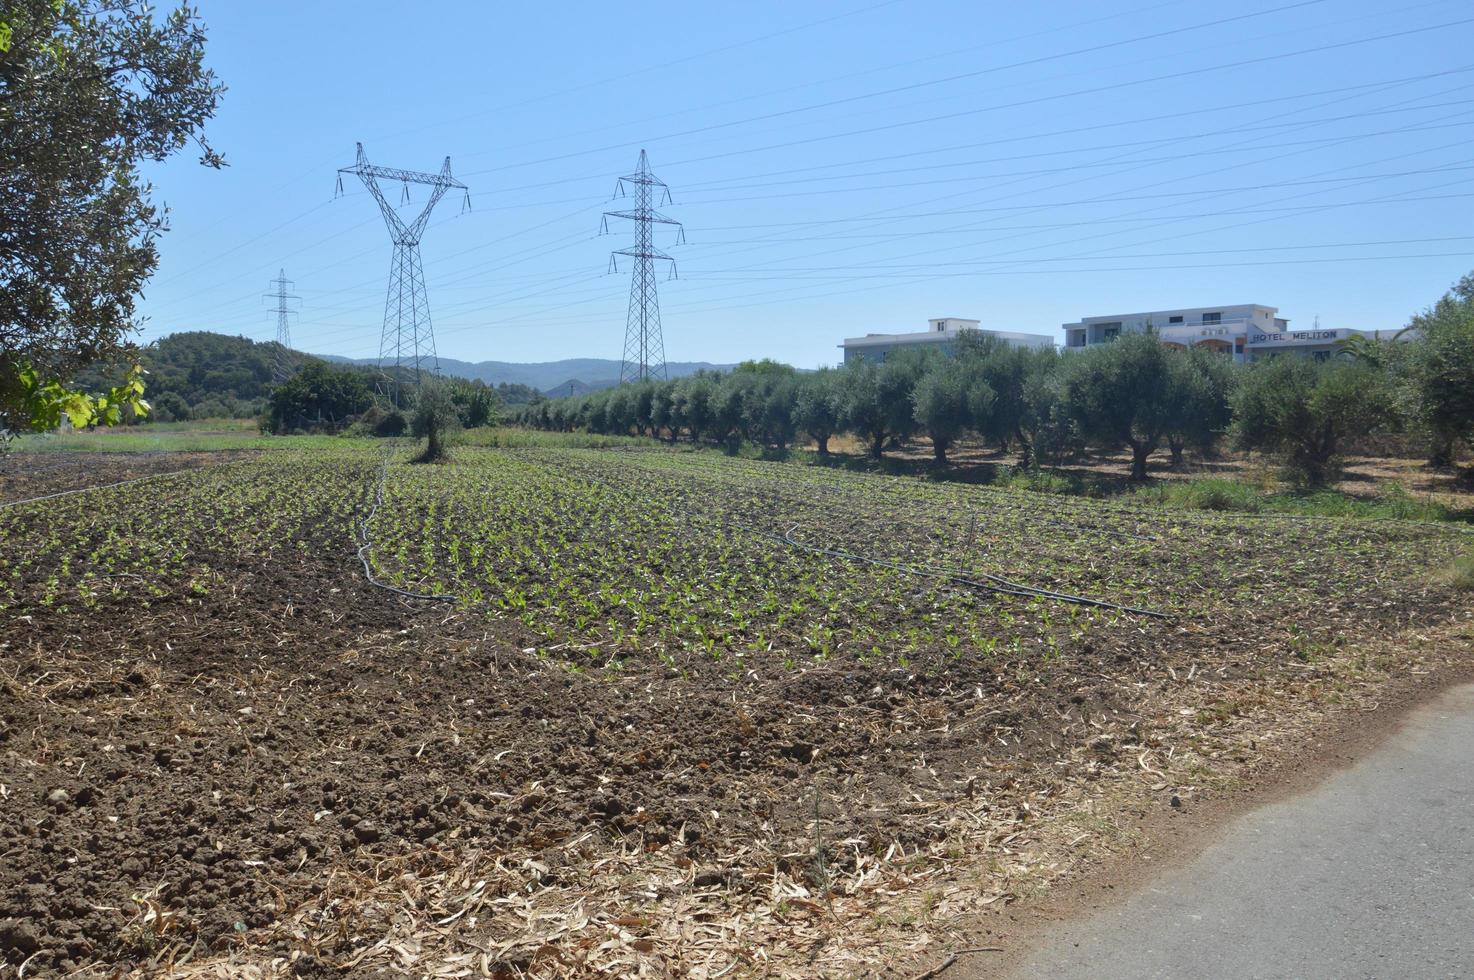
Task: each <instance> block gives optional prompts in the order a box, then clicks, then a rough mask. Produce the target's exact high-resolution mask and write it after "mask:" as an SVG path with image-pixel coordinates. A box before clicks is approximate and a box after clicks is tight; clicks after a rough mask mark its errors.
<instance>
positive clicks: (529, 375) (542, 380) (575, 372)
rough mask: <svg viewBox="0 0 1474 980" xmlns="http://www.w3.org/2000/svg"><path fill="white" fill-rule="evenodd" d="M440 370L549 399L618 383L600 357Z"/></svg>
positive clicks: (449, 364)
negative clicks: (533, 391) (529, 389)
mask: <svg viewBox="0 0 1474 980" xmlns="http://www.w3.org/2000/svg"><path fill="white" fill-rule="evenodd" d="M317 356H319V357H321V358H322V359H323V360H326V361H338V362H341V363H348V364H376V363H378V362H377V360H376V359H375V358H371V357H358V358H353V357H337V356H335V355H332V354H319V355H317ZM732 367H733V365H731V364H708V363H706V362H705V361H671V362H670V363H669V364H667V365H666V370H667V371H668V372H669V374H670V376H671V377H672V378H682V377H685V376H686V375H688V374H695V373H696V372H697V371H701V370H718V371H726V370H730V369H731V368H732ZM440 370H441V371H442V372H443V373H445V374H449V375H453V376H455V377H458V378H469V379H471V380H473V381H484V382H486V383H487V384H489V385H497V384H502V383H506V384H523V385H528V386H530V387H533V388H536V389H538V390H539V391H542V392H546V393H547V394H550V395H555V396H556V395H559V394H567V393H568V386H569V384H570V383H573V384H574V391H575V393H579V392H583V391H588V390H592V389H595V388H608V387H611V386H613V385H615V384H618V383H619V362H618V361H611V360H608V359H607V358H600V357H573V358H568V359H567V360H562V361H540V362H536V363H531V364H517V363H514V362H511V361H476V362H474V363H473V362H471V361H458V360H456V359H455V358H452V357H442V358H441V359H440Z"/></svg>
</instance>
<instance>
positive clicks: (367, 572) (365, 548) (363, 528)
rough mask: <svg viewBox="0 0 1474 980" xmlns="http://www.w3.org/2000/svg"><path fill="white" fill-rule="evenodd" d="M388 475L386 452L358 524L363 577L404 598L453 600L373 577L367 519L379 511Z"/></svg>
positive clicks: (454, 599) (438, 594) (453, 598)
mask: <svg viewBox="0 0 1474 980" xmlns="http://www.w3.org/2000/svg"><path fill="white" fill-rule="evenodd" d="M388 475H389V457H388V454H387V453H386V454H385V456H384V459H383V461H382V463H381V465H380V468H379V483H378V486H376V487H375V488H374V505H373V506H372V507H370V508H369V512H368V514H366V515H365V516H364V518H363V520H362V521H361V522H359V525H358V540H359V541H360V542H361V543H360V544H359V546H358V560H359V561H361V562H363V575H364V578H366V579H368V583H369V585H374V586H377V587H379V588H381V589H383V590H385V591H386V592H393V593H394V594H395V595H402V596H404V597H405V598H406V599H429V600H431V601H434V602H455V601H456V600H457V598H458V597H457V596H453V595H446V594H444V593H428V592H410V591H408V590H407V589H401V588H399V587H398V586H394V585H390V584H388V583H387V582H380V581H379V580H378V579H377V578H376V577H374V571H373V569H372V568H370V567H369V560H368V552H369V549H370V548H372V547H373V542H371V541H370V540H369V534H368V526H369V521H372V520H373V519H374V515H375V514H377V513H378V512H379V507H380V506H381V505H382V504H383V503H384V480H385V479H386V478H387V477H388Z"/></svg>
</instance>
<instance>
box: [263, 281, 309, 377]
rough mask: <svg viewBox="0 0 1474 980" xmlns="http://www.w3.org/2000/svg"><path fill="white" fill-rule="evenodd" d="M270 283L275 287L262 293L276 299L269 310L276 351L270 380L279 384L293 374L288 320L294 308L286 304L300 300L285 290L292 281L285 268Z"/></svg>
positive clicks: (290, 334)
mask: <svg viewBox="0 0 1474 980" xmlns="http://www.w3.org/2000/svg"><path fill="white" fill-rule="evenodd" d="M270 284H271V285H272V286H274V287H275V289H274V290H273V291H272V292H269V293H263V294H262V295H263V296H264V297H265V298H266V299H274V300H276V306H275V308H273V309H272V311H271V312H273V313H275V314H276V351H275V353H273V355H272V358H271V380H272V381H273V382H274V383H276V384H281V383H282V382H284V381H286V380H287V379H288V378H290V377H291V376H292V374H293V358H292V329H291V323H290V320H291V317H292V316H294V315H295V314H296V310H293V309H292V308H291V306H289V305H288V304H289V303H292V302H298V301H300V300H301V297H300V296H296V295H294V294H292V293H289V292H287V290H288V289H289V288H290V287H291V286H292V285H293V283H292V280H290V279H288V278H287V270H286V269H282V270H281V272H280V273H278V275H277V277H276V278H275V279H273V280H271V283H270Z"/></svg>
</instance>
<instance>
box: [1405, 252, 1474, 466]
mask: <svg viewBox="0 0 1474 980" xmlns="http://www.w3.org/2000/svg"><path fill="white" fill-rule="evenodd" d="M1408 326H1409V328H1410V329H1411V330H1412V331H1415V337H1416V339H1415V340H1414V341H1413V342H1412V343H1411V344H1409V345H1408V358H1407V360H1408V361H1409V362H1410V363H1409V364H1408V368H1409V369H1410V370H1409V371H1408V375H1409V380H1410V382H1411V388H1412V398H1411V401H1412V404H1413V415H1414V417H1415V418H1416V420H1417V421H1418V422H1419V423H1420V424H1421V425H1422V427H1423V428H1424V429H1425V430H1426V431H1427V433H1428V436H1429V441H1430V443H1431V445H1432V449H1433V451H1432V452H1431V453H1430V461H1431V462H1432V463H1433V464H1434V465H1436V466H1451V465H1452V464H1453V461H1454V445H1455V443H1456V442H1458V441H1459V440H1460V439H1464V440H1468V439H1471V438H1474V273H1471V274H1469V275H1467V276H1465V277H1464V278H1462V279H1460V280H1459V281H1458V283H1457V284H1455V285H1454V287H1453V289H1451V290H1450V291H1449V292H1448V293H1447V294H1445V295H1444V296H1443V298H1441V299H1440V300H1439V301H1438V302H1437V303H1436V304H1434V305H1433V307H1432V308H1430V309H1428V310H1425V311H1423V312H1422V313H1420V314H1418V315H1417V316H1415V317H1413V318H1412V322H1411V323H1409V324H1408ZM1399 346H1400V345H1399Z"/></svg>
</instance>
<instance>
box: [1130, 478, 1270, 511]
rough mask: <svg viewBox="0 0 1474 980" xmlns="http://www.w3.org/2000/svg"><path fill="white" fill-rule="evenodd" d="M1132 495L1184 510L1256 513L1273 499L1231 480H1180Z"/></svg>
mask: <svg viewBox="0 0 1474 980" xmlns="http://www.w3.org/2000/svg"><path fill="white" fill-rule="evenodd" d="M1132 496H1133V497H1134V498H1135V499H1137V500H1140V501H1142V502H1143V503H1150V504H1156V505H1158V506H1161V507H1178V508H1181V509H1183V510H1224V511H1235V512H1237V513H1243V514H1257V513H1258V512H1260V511H1262V510H1264V509H1265V508H1266V505H1267V504H1268V503H1269V501H1270V500H1271V499H1272V498H1270V497H1268V496H1266V495H1265V494H1263V493H1261V492H1259V491H1258V490H1256V489H1255V488H1254V487H1253V486H1250V485H1249V484H1247V483H1238V482H1235V481H1233V480H1219V479H1204V480H1183V481H1181V482H1177V483H1157V484H1153V485H1152V486H1147V487H1141V488H1140V489H1138V490H1136V491H1134V492H1133V494H1132Z"/></svg>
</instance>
